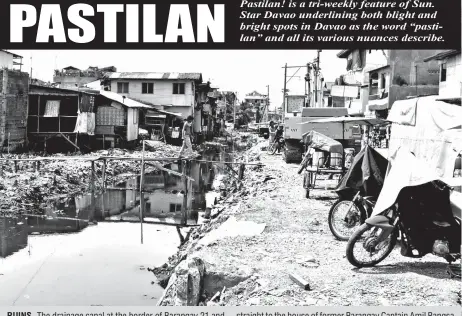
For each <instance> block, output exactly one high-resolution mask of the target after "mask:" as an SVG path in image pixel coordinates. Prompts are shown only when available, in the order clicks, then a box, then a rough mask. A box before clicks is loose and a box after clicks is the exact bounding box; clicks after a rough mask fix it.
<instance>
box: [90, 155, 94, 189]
mask: <svg viewBox="0 0 462 316" xmlns="http://www.w3.org/2000/svg"><path fill="white" fill-rule="evenodd" d="M90 179H91V180H90V181H91V193H93V192H94V191H95V161H92V162H91V178H90Z"/></svg>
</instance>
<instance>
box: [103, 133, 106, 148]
mask: <svg viewBox="0 0 462 316" xmlns="http://www.w3.org/2000/svg"><path fill="white" fill-rule="evenodd" d="M103 149H106V135H104V134H103Z"/></svg>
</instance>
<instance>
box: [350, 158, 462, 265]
mask: <svg viewBox="0 0 462 316" xmlns="http://www.w3.org/2000/svg"><path fill="white" fill-rule="evenodd" d="M461 180H462V178H440V177H439V176H438V175H437V174H436V172H434V171H432V170H431V169H429V168H428V166H426V164H425V162H422V161H421V160H418V159H417V158H416V157H415V156H414V155H413V154H412V153H410V152H409V151H408V150H405V149H404V150H400V152H398V154H397V156H396V158H395V161H394V163H393V167H392V168H391V170H390V172H389V174H388V176H387V178H386V180H385V183H384V186H383V189H382V192H381V193H380V196H379V199H378V200H377V203H376V205H375V208H374V210H373V212H372V215H371V217H370V218H368V219H367V220H366V221H365V223H364V224H362V225H361V226H360V227H359V228H358V229H357V230H356V231H355V233H354V234H353V235H352V236H351V238H350V239H349V241H348V244H347V248H346V255H347V259H348V261H349V262H350V263H351V264H352V265H354V266H356V267H358V268H362V267H372V266H374V265H376V264H378V263H379V262H381V261H382V260H384V259H385V258H386V257H387V256H388V255H389V254H390V253H391V252H392V251H393V249H394V248H395V245H396V243H397V239H398V237H400V244H401V254H402V255H403V256H405V257H411V258H421V257H423V256H425V255H427V254H430V253H433V254H434V255H436V256H439V257H442V258H445V259H446V260H447V261H448V262H449V263H453V262H455V261H457V260H458V259H460V250H461V235H460V230H461V209H462V194H461V193H459V192H455V191H454V190H452V186H454V185H460V182H461ZM458 183H459V184H458ZM361 252H362V253H363V255H364V256H361Z"/></svg>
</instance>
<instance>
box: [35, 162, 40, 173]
mask: <svg viewBox="0 0 462 316" xmlns="http://www.w3.org/2000/svg"><path fill="white" fill-rule="evenodd" d="M36 167H37V173H40V161H37V162H36Z"/></svg>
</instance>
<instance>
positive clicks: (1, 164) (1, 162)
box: [0, 160, 3, 177]
mask: <svg viewBox="0 0 462 316" xmlns="http://www.w3.org/2000/svg"><path fill="white" fill-rule="evenodd" d="M0 177H3V160H2V161H0Z"/></svg>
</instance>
